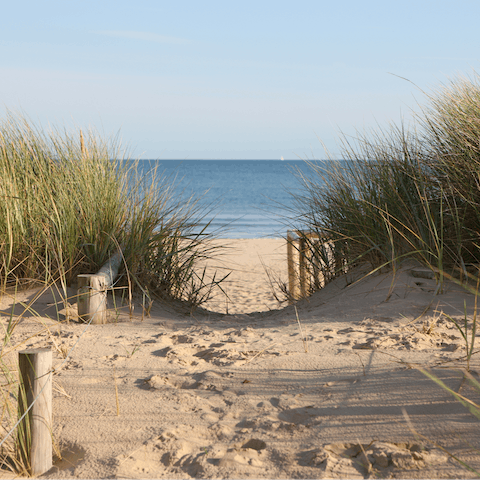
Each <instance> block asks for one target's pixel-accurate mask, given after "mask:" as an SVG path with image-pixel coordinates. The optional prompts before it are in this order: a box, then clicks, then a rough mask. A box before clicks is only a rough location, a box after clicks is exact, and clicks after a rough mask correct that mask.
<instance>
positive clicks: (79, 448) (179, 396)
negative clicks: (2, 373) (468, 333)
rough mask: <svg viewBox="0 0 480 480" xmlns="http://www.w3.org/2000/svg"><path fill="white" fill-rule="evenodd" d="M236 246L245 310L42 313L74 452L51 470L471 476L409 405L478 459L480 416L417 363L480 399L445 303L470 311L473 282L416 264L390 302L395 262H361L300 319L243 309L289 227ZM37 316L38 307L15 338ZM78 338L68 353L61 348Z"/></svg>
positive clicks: (305, 306) (62, 433)
mask: <svg viewBox="0 0 480 480" xmlns="http://www.w3.org/2000/svg"><path fill="white" fill-rule="evenodd" d="M268 242H271V243H270V244H269V243H268ZM232 245H233V246H234V247H236V249H237V252H239V251H240V252H241V251H243V252H247V254H246V255H243V254H237V257H236V261H237V264H238V268H237V273H238V275H237V276H236V277H232V278H231V282H230V284H229V286H228V289H229V295H231V298H234V299H235V302H236V303H234V304H233V305H231V307H230V312H232V311H235V312H237V313H234V314H230V315H222V314H219V313H212V312H202V311H199V310H197V311H196V312H195V313H194V315H193V316H188V315H186V314H182V312H181V310H179V309H178V308H176V307H174V306H172V305H161V304H156V305H154V307H153V309H152V314H151V317H150V318H147V319H145V320H144V321H143V322H142V321H141V319H140V318H134V319H133V320H131V319H129V318H128V316H127V315H125V314H122V315H121V316H120V317H119V318H118V319H117V320H118V321H117V323H115V324H108V325H100V326H91V327H89V328H87V329H86V328H85V326H84V325H81V324H78V323H75V322H71V323H70V324H68V325H67V324H58V322H56V321H53V320H45V324H46V325H48V326H49V330H47V331H45V332H44V333H43V334H41V335H40V336H37V337H35V339H32V340H26V343H25V345H24V346H41V345H45V344H48V345H52V343H54V341H55V343H56V344H57V346H58V349H57V350H56V353H55V361H54V363H55V366H56V374H55V377H54V380H55V386H56V387H55V393H54V412H55V413H54V428H53V430H54V436H55V440H56V441H57V442H58V443H59V445H60V447H61V450H62V455H63V459H62V460H57V462H56V464H55V466H54V468H53V469H52V470H51V471H50V472H48V473H47V474H46V475H45V477H46V478H65V477H77V478H106V477H120V478H189V477H205V478H323V477H326V478H332V477H340V478H363V477H365V476H369V475H370V476H372V477H382V478H385V477H403V478H453V477H455V478H463V477H465V478H468V477H472V476H473V474H471V473H469V472H468V471H466V470H465V469H463V468H461V467H459V466H458V464H457V463H456V462H454V461H453V460H452V459H449V458H448V457H447V456H446V455H445V454H444V453H443V452H442V451H441V450H440V449H438V448H435V447H434V446H433V445H432V444H430V443H428V442H424V441H420V440H419V439H416V438H415V437H414V435H413V434H412V432H411V431H410V430H409V428H408V425H407V420H406V416H405V414H404V413H403V412H406V415H407V416H408V418H409V419H410V421H411V424H412V425H413V426H414V427H415V429H416V430H417V431H418V432H419V433H421V434H422V435H424V436H426V437H428V438H430V439H432V440H435V441H436V442H438V443H439V444H440V445H442V446H444V447H448V449H449V450H450V451H451V452H453V453H455V454H457V455H459V456H461V457H462V458H463V459H465V460H467V461H468V462H470V463H471V464H472V465H474V466H476V468H477V469H478V468H480V460H479V457H480V456H479V455H478V452H477V454H475V453H474V452H472V449H471V447H469V446H468V444H470V445H473V446H476V447H477V448H478V447H479V446H480V428H479V423H478V420H476V419H475V418H474V417H473V416H472V415H471V414H470V413H469V412H468V411H467V410H466V409H465V408H464V407H463V406H461V405H460V404H458V403H457V402H456V401H455V400H454V399H453V397H452V396H451V395H449V394H448V393H447V392H445V391H443V390H442V389H440V388H439V387H437V386H436V384H434V383H433V382H431V381H430V380H428V379H427V378H426V377H425V376H424V375H422V373H420V372H419V371H418V370H417V369H416V368H415V367H416V366H422V367H429V368H430V369H432V371H433V372H434V373H435V374H437V375H438V376H439V377H440V378H441V379H442V380H443V381H444V382H445V383H446V384H447V385H448V386H449V387H451V388H453V389H455V390H459V389H460V391H461V393H462V394H463V395H465V396H467V397H469V398H471V399H473V400H475V401H477V402H479V401H480V398H479V397H480V395H479V394H478V393H477V392H475V391H474V390H473V389H472V388H471V387H470V386H469V385H468V384H467V383H466V382H463V383H462V378H463V376H462V373H461V371H460V370H459V368H461V367H462V366H463V365H464V362H463V361H462V360H461V358H462V356H463V355H464V350H463V347H462V342H461V340H460V335H459V333H458V332H457V331H456V330H455V329H454V328H452V325H451V323H450V322H448V321H447V320H446V319H445V317H444V316H442V315H441V313H440V312H442V311H443V312H445V313H448V314H449V315H453V316H455V318H459V319H460V318H461V316H462V311H463V304H464V300H465V301H466V304H467V309H468V312H469V313H470V314H471V313H472V311H473V305H474V299H473V297H472V296H469V295H467V294H465V292H464V291H463V290H462V289H461V288H459V287H456V286H454V285H449V286H448V288H447V289H446V292H445V293H444V294H442V295H438V296H435V297H434V296H433V292H434V289H435V283H434V281H433V280H428V279H419V278H416V277H413V276H412V275H411V272H410V271H409V270H408V269H405V270H403V271H402V272H400V273H399V274H398V276H397V277H396V279H395V288H394V290H393V294H392V295H391V297H390V299H389V300H388V301H386V298H387V294H388V292H389V289H390V286H391V281H392V278H391V276H389V275H376V276H371V277H368V278H366V279H363V280H360V281H358V282H356V280H358V279H359V278H361V273H360V272H358V273H357V274H356V275H354V274H351V275H349V276H348V277H346V278H344V279H340V280H337V281H336V282H334V283H332V284H329V285H328V286H327V287H326V288H325V289H324V290H322V291H320V292H318V293H317V294H315V295H314V296H312V297H311V298H310V299H309V300H308V301H302V302H299V303H298V305H297V309H298V316H299V319H300V321H301V326H299V324H298V322H297V318H296V313H295V310H294V308H293V307H292V306H290V307H287V308H285V309H283V310H271V311H264V312H260V313H250V314H245V313H243V314H241V313H239V312H241V311H242V309H243V310H244V311H251V310H252V308H254V306H255V307H257V306H261V305H263V308H262V309H263V310H268V308H273V307H274V306H275V303H274V300H273V299H272V298H269V297H268V295H269V293H268V291H269V287H268V285H266V283H265V280H264V278H263V276H262V275H261V268H258V261H257V258H258V255H257V254H258V253H259V252H260V253H262V252H263V253H265V252H266V253H268V252H270V256H268V255H265V256H264V261H265V259H266V261H265V263H268V262H269V260H268V258H270V259H271V264H272V268H274V269H277V272H278V273H279V275H283V274H284V273H285V271H284V270H283V273H282V268H283V269H284V268H285V266H284V265H285V264H284V263H283V262H282V261H281V260H279V258H278V256H280V257H281V255H282V252H281V249H282V245H281V244H280V243H279V242H277V243H275V241H268V240H265V241H263V240H262V241H258V240H255V241H249V240H244V241H234V242H232ZM277 248H278V250H276V249H277ZM255 250H256V251H255ZM276 251H277V252H279V253H278V256H276V255H277V254H275V252H276ZM242 262H243V266H242ZM282 265H283V266H282ZM260 292H263V293H262V295H263V296H262V295H260ZM72 293H74V292H72ZM25 295H26V297H29V296H30V297H31V296H32V292H29V293H26V294H25ZM51 302H52V298H48V297H47V296H44V297H42V298H41V299H40V301H38V302H37V304H36V308H37V310H38V311H42V312H43V314H45V313H48V312H49V313H50V314H52V307H51ZM8 303H9V301H8V299H5V298H4V299H3V305H2V310H3V309H5V308H6V307H7V306H8ZM212 305H213V306H215V304H211V306H212ZM219 305H220V303H218V304H217V307H218V306H219ZM220 306H221V305H220ZM218 310H219V311H222V309H221V308H218ZM422 314H423V315H422ZM420 315H422V316H421V317H420V318H419V316H420ZM3 321H4V322H5V319H4V320H3ZM36 330H38V321H37V320H36V319H35V318H33V317H32V316H28V315H27V316H26V318H25V320H24V321H23V322H22V323H21V324H20V325H19V327H18V329H17V331H16V333H15V335H16V341H17V342H18V341H20V340H22V339H27V337H28V334H29V332H33V331H36ZM77 341H78V342H77ZM74 344H76V347H75V349H74V350H73V351H72V353H71V355H70V356H69V357H68V359H67V360H66V361H65V362H64V360H63V358H62V354H61V353H60V352H59V350H60V351H61V350H62V347H65V348H64V350H63V351H68V349H69V348H70V347H71V346H73V345H74ZM477 357H478V356H477V355H474V356H473V366H472V369H473V370H474V371H478V370H480V366H479V360H478V358H477ZM115 385H117V389H118V407H119V412H118V415H117V403H116V393H115ZM360 445H361V446H360ZM362 449H363V450H362Z"/></svg>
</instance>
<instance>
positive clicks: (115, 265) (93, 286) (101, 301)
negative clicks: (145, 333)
mask: <svg viewBox="0 0 480 480" xmlns="http://www.w3.org/2000/svg"><path fill="white" fill-rule="evenodd" d="M122 258H123V256H122V254H121V253H120V252H117V253H115V255H113V256H112V257H111V258H110V259H109V260H108V261H107V262H106V263H105V265H103V267H102V268H101V269H100V270H99V271H98V272H97V273H96V274H82V275H78V276H77V280H78V285H77V289H78V290H77V294H78V297H77V298H78V300H77V308H78V316H79V317H80V318H81V319H82V320H83V321H84V322H91V323H92V324H97V325H98V324H102V323H107V289H108V288H111V287H112V286H113V282H114V280H115V278H116V276H117V275H118V270H119V269H120V265H121V263H122Z"/></svg>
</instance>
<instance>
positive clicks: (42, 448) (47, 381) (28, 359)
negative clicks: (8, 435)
mask: <svg viewBox="0 0 480 480" xmlns="http://www.w3.org/2000/svg"><path fill="white" fill-rule="evenodd" d="M18 364H19V369H20V386H19V392H18V413H19V417H21V416H22V415H23V414H24V413H25V412H26V411H27V410H28V408H29V407H30V405H31V404H32V403H33V401H34V400H35V399H36V401H35V403H34V404H33V406H32V408H31V409H30V411H29V412H28V413H27V415H26V416H25V418H24V419H23V420H22V421H21V422H20V424H19V427H18V437H17V449H18V450H17V451H18V454H19V455H20V457H21V459H22V460H23V463H24V464H25V465H26V466H27V467H28V469H29V473H30V475H32V476H37V475H42V474H43V473H45V472H46V471H47V470H50V468H52V351H51V350H50V349H49V348H38V349H31V350H24V351H21V352H19V358H18ZM40 392H41V393H40ZM37 397H38V398H37Z"/></svg>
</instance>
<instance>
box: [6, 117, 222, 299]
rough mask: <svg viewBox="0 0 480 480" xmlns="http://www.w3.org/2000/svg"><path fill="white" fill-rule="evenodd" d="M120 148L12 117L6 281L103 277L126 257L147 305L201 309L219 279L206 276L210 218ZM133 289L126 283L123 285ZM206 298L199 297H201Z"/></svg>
mask: <svg viewBox="0 0 480 480" xmlns="http://www.w3.org/2000/svg"><path fill="white" fill-rule="evenodd" d="M125 160H128V159H125V158H123V156H122V150H121V146H120V145H119V143H118V142H117V141H115V139H113V140H104V139H103V138H101V137H100V136H99V135H97V134H95V133H94V132H89V133H88V134H87V135H84V134H83V133H82V132H74V133H73V134H70V133H67V132H66V131H63V130H59V129H56V130H53V131H51V132H49V133H46V132H45V131H43V130H41V129H39V128H36V127H35V126H34V125H33V124H32V123H31V122H29V121H28V120H27V119H26V118H25V117H22V116H18V115H13V114H11V113H9V114H8V115H7V117H6V119H5V120H4V121H3V122H2V123H0V176H1V178H2V182H1V183H0V280H1V282H2V285H3V288H5V287H6V286H8V285H12V284H15V283H17V282H19V281H20V282H28V281H32V280H40V281H42V282H47V283H49V282H51V281H52V279H54V278H55V279H56V278H60V281H61V283H62V285H64V286H65V285H66V284H68V283H70V282H71V281H72V280H73V279H74V278H75V277H76V275H78V274H79V273H95V272H96V271H97V270H98V268H99V267H100V266H101V265H102V264H103V263H104V262H105V261H106V260H107V259H108V258H109V257H110V256H111V255H112V254H113V253H114V252H115V251H116V250H117V248H118V246H121V247H122V248H123V255H124V258H125V265H124V266H125V268H124V271H125V272H128V274H129V276H130V278H129V282H130V284H131V285H132V286H133V287H134V288H136V289H138V290H140V291H142V292H143V294H144V295H147V296H148V297H150V296H151V295H161V296H167V297H173V298H179V299H183V300H188V301H190V302H197V303H198V302H200V303H201V301H204V300H205V299H207V298H208V293H209V292H210V291H211V288H212V287H214V286H216V285H217V284H218V283H219V279H214V280H213V281H208V280H207V279H206V278H207V277H206V276H202V275H201V274H198V272H197V269H196V265H197V262H198V260H201V259H203V258H204V257H205V256H209V255H211V254H212V253H214V249H213V247H211V246H210V244H209V235H205V233H204V231H203V230H202V229H201V228H200V226H199V223H200V220H202V219H203V217H204V216H205V215H206V214H208V213H210V212H208V211H206V210H205V209H203V207H200V205H199V204H198V202H197V201H196V200H195V199H193V198H192V199H190V200H188V201H178V200H175V197H174V195H173V185H172V179H170V178H164V177H162V175H161V173H160V172H156V171H152V172H150V174H149V175H147V177H142V176H141V175H140V174H139V171H138V170H137V168H136V164H135V162H130V161H125ZM124 283H126V280H124ZM200 292H201V293H200Z"/></svg>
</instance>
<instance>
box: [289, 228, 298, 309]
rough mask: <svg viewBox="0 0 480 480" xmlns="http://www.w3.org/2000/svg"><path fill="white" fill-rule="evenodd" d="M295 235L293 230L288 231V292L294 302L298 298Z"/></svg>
mask: <svg viewBox="0 0 480 480" xmlns="http://www.w3.org/2000/svg"><path fill="white" fill-rule="evenodd" d="M293 241H294V237H293V233H292V231H291V230H288V231H287V265H288V292H289V294H290V300H291V301H292V302H293V301H294V300H296V298H297V282H296V279H295V266H294V263H293V249H294V247H293Z"/></svg>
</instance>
